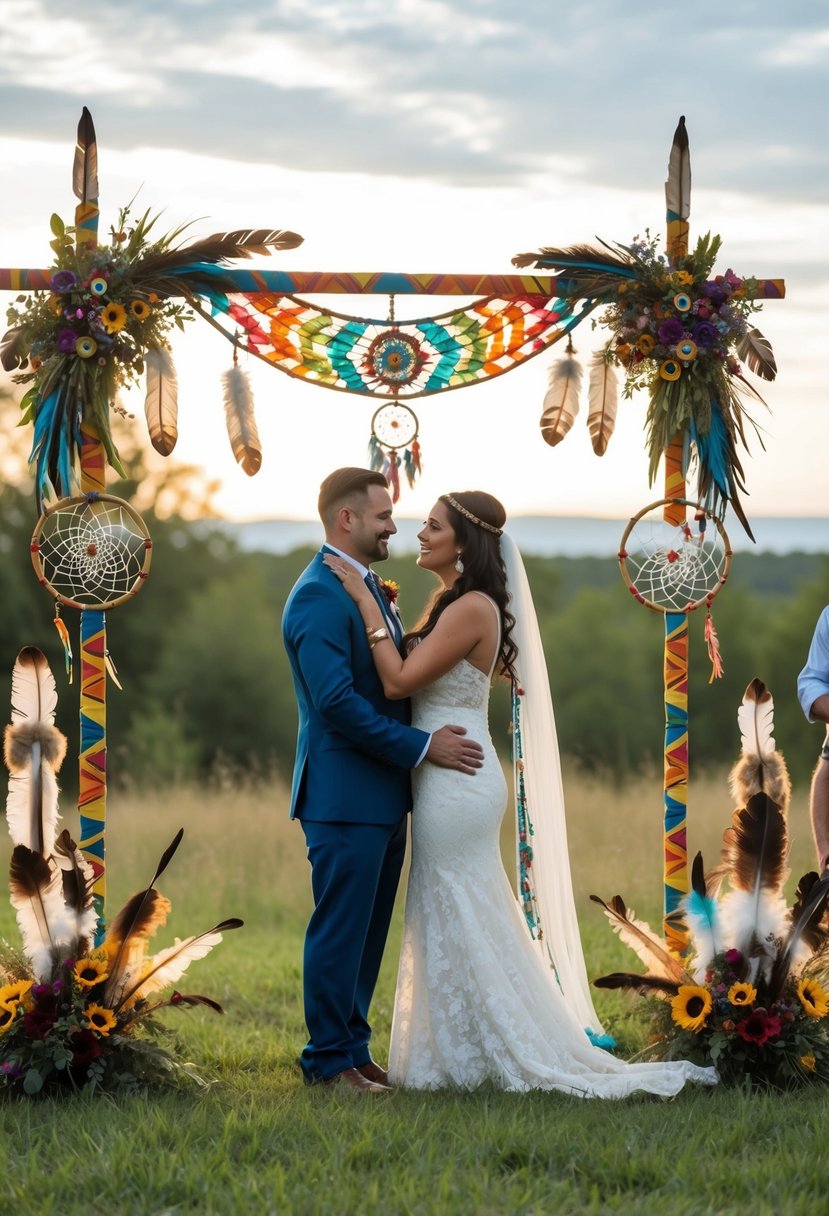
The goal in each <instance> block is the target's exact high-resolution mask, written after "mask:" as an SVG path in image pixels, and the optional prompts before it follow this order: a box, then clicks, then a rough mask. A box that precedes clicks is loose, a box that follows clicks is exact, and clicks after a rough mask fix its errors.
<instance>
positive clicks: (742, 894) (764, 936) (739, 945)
mask: <svg viewBox="0 0 829 1216" xmlns="http://www.w3.org/2000/svg"><path fill="white" fill-rule="evenodd" d="M787 911H788V909H787V907H786V901H785V900H784V899H783V897H782V896H780V895H770V894H768V893H767V892H761V893H760V895H759V898H758V897H757V895H756V894H755V892H754V891H729V892H728V894H727V895H724V896H723V898H722V899H721V900H720V902H719V917H720V923H721V924H722V932H723V940H724V943H725V946H726V949H734V950H739V951H740V953H741V954H743V955H744V956H745V958H746V959H748V960H749V975H748V979H749V980H750V981H751V983H754V982H755V981H756V979H757V978H758V975H760V974H762V976H763V977H764V978H765V979H768V976H769V974H770V972H771V966H772V963H773V962H774V960H775V958H776V957H777V953H778V949H779V946H780V941H781V939H783V938H785V936H786V934H787V932H788V920H787ZM756 951H759V953H754V954H753V952H756Z"/></svg>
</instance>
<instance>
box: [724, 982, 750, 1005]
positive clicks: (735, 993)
mask: <svg viewBox="0 0 829 1216" xmlns="http://www.w3.org/2000/svg"><path fill="white" fill-rule="evenodd" d="M728 999H729V1001H730V1002H731V1004H732V1005H753V1004H754V1002H755V1001H756V1000H757V989H756V988H754V987H752V985H751V984H732V985H731V987H730V988H729V989H728Z"/></svg>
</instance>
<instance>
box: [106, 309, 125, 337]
mask: <svg viewBox="0 0 829 1216" xmlns="http://www.w3.org/2000/svg"><path fill="white" fill-rule="evenodd" d="M126 319H127V311H126V309H125V308H124V305H123V304H115V303H112V304H107V306H106V308H104V309H102V310H101V324H102V325H103V327H104V329H105V330H106V331H107V333H108V334H117V333H120V331H121V330H122V329H123V328H124V322H125V321H126Z"/></svg>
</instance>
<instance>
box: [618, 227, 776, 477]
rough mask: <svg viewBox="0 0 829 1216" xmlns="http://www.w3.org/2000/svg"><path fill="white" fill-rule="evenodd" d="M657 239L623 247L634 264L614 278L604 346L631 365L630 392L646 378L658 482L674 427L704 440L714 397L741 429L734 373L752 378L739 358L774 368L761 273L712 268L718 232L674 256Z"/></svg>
mask: <svg viewBox="0 0 829 1216" xmlns="http://www.w3.org/2000/svg"><path fill="white" fill-rule="evenodd" d="M657 243H658V242H657V240H656V239H655V238H652V237H651V235H650V233H648V232H646V234H645V238H644V239H639V238H637V239H636V240H635V241H634V242H633V243H632V244H630V245H627V246H621V247H620V251H621V252H622V253H623V255H625V256H626V257H627V258H628V259H629V262H630V266H631V268H632V269H633V272H634V273H633V275H632V277H630V278H625V279H622V280H621V281H620V282H619V283H618V284H617V286H616V291H615V296H614V299H613V300H612V302H611V304H610V306H609V308H608V309H607V312H606V313H604V315H603V316H602V317H601V322H602V323H603V324H604V325H606V326H607V327H608V328H609V329H610V330H611V333H612V335H613V338H612V342H611V343H610V344H609V346H608V348H607V355H608V357H609V358H612V359H615V360H616V362H618V363H619V364H621V366H622V367H623V368H624V369H625V387H624V394H625V396H626V397H631V396H632V395H633V393H634V391H635V390H636V389H639V388H645V389H647V391H648V393H649V395H650V404H649V407H648V419H647V426H648V448H649V453H650V480H651V482H653V480H654V477H655V474H656V467H657V464H658V462H659V459H660V456H661V455H662V453H663V451H664V450H665V448H666V447H667V446H668V444H669V443H670V441H671V439H672V437H673V436H674V435H675V434H677V433H678V432H685V431H687V433H688V435H689V438H690V439H692V440H694V441H695V442H697V443H698V444H699V443H702V442H704V437H705V436H707V435H709V433H710V431H711V427H712V425H714V426H716V425H717V424H718V422H719V418H718V416H717V414H716V413H715V410H716V407H717V406H718V407H719V411H720V413H721V415H722V418H723V421H725V420H726V419H728V420H731V421H732V422H733V424H734V425H735V426H736V427H737V429H738V430H739V433H740V437H741V438H744V436H743V428H742V418H743V410H742V406H741V403H740V401H739V398H738V397H737V395H736V388H735V380H736V381H737V382H739V383H740V384H741V385H745V384H747V382H746V381H745V380H744V379H743V376H742V371H741V368H740V360H742V359H744V360H746V361H747V363H748V365H749V367H750V368H751V370H752V371H755V372H757V373H758V374H759V375H761V376H763V377H764V378H766V379H769V380H771V379H773V378H774V376H775V375H776V371H777V368H776V365H775V362H774V357H773V355H772V353H771V347H770V346H769V344H768V342H767V341H766V339H765V338H763V336H762V335H761V334H760V333H759V331H758V330H756V329H755V328H754V327H753V326H752V325H751V324H750V322H749V319H750V317H751V315H752V313H754V312H756V311H758V309H759V308H760V304H759V303H758V302H757V301H758V297H759V296H760V288H759V286H758V283H757V280H756V279H751V278H747V279H741V278H739V277H738V276H737V275H735V274H734V272H733V271H732V270H730V269H729V270H726V272H725V274H717V275H715V274H713V273H712V272H713V267H714V262H715V260H716V257H717V254H718V253H719V250H720V246H721V244H722V242H721V239H720V237H719V236H712V235H711V234H710V233H707V234H706V235H705V236H703V237H700V239H699V240H698V241H697V244H696V247H695V248H694V249H693V250H692V251H691V252H690V253H689V254H688V255H687V256H686V257H684V258H680V259H679V261H678V262H676V264H672V263H670V262H669V261H668V259H667V257H666V256H665V255H663V254H660V253H659V252H657ZM749 387H750V386H749ZM751 391H753V390H751ZM755 395H756V394H755Z"/></svg>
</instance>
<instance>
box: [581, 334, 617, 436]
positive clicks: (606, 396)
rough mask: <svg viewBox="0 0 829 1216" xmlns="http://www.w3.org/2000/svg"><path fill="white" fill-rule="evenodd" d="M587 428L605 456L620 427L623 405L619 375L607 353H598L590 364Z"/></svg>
mask: <svg viewBox="0 0 829 1216" xmlns="http://www.w3.org/2000/svg"><path fill="white" fill-rule="evenodd" d="M587 397H588V406H587V429H588V430H589V431H590V442H591V443H592V445H593V451H594V452H595V453H596V455H597V456H604V454H605V452H606V451H607V445H608V443H609V442H610V437H611V435H612V434H613V431H614V430H615V428H616V411H617V409H618V406H619V376H618V374H617V372H616V368H615V366H614V364H613V363H612V362H611V361H610V360H609V359H608V358H606V357H605V351H601V350H600V351H596V353H595V354H594V356H593V358H592V360H591V364H590V380H589V383H588V388H587Z"/></svg>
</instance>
